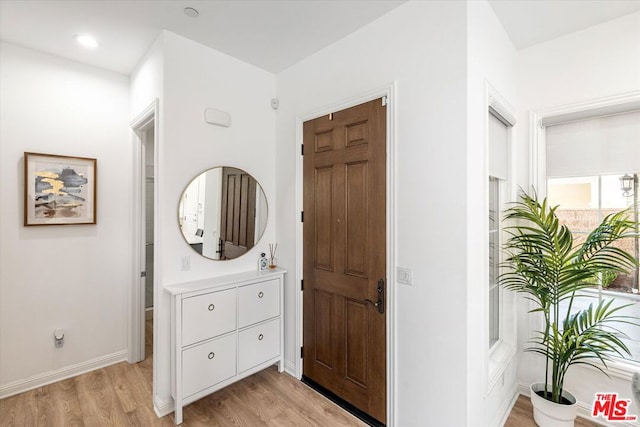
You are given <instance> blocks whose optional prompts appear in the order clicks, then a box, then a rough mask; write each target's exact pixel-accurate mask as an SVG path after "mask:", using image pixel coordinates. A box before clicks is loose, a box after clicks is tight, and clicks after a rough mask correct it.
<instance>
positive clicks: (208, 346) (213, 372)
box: [182, 334, 236, 398]
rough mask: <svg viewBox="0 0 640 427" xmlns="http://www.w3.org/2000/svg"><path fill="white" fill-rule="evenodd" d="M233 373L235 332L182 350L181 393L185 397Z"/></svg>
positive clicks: (234, 371) (229, 376)
mask: <svg viewBox="0 0 640 427" xmlns="http://www.w3.org/2000/svg"><path fill="white" fill-rule="evenodd" d="M235 374H236V335H235V334H231V335H227V336H226V337H222V338H218V339H215V340H213V341H208V342H205V343H202V344H200V345H197V346H195V347H191V348H190V349H188V350H184V351H183V352H182V387H183V392H182V393H183V396H184V397H185V398H186V397H189V396H191V395H192V394H194V393H197V392H199V391H201V390H204V389H205V388H207V387H211V386H213V385H215V384H217V383H219V382H220V381H224V380H226V379H227V378H231V377H232V376H234V375H235Z"/></svg>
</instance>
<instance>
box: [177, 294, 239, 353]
mask: <svg viewBox="0 0 640 427" xmlns="http://www.w3.org/2000/svg"><path fill="white" fill-rule="evenodd" d="M235 328H236V290H235V289H227V290H225V291H218V292H211V293H209V294H204V295H198V296H195V297H190V298H185V299H183V300H182V346H183V347H184V346H187V345H190V344H193V343H196V342H198V341H203V340H206V339H209V338H213V337H215V336H218V335H222V334H224V333H226V332H231V331H233V330H234V329H235Z"/></svg>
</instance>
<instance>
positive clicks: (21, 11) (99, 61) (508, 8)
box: [0, 0, 640, 74]
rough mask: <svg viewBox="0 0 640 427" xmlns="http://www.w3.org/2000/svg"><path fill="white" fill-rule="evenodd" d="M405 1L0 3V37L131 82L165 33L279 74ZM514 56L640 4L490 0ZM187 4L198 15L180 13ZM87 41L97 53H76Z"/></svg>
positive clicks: (615, 0)
mask: <svg viewBox="0 0 640 427" xmlns="http://www.w3.org/2000/svg"><path fill="white" fill-rule="evenodd" d="M403 2H404V1H401V0H349V1H345V0H304V1H302V0H252V1H246V0H245V1H238V0H215V1H214V0H0V38H1V39H2V40H6V41H9V42H13V43H16V44H20V45H23V46H26V47H30V48H33V49H36V50H40V51H44V52H48V53H51V54H54V55H58V56H62V57H65V58H69V59H72V60H75V61H79V62H83V63H87V64H91V65H94V66H98V67H101V68H105V69H109V70H112V71H116V72H119V73H122V74H129V73H131V71H132V70H133V69H134V67H135V66H136V64H137V63H138V61H139V60H140V58H141V57H142V55H143V54H144V53H145V52H146V51H147V50H148V49H149V47H150V46H151V44H152V43H153V41H154V40H155V38H156V37H157V35H158V34H159V32H160V31H161V30H162V29H167V30H169V31H172V32H174V33H177V34H180V35H182V36H184V37H187V38H189V39H192V40H195V41H197V42H200V43H202V44H205V45H208V46H210V47H212V48H214V49H217V50H219V51H221V52H224V53H227V54H229V55H231V56H234V57H236V58H238V59H240V60H242V61H245V62H248V63H250V64H254V65H256V66H258V67H260V68H263V69H265V70H268V71H271V72H274V73H277V72H279V71H282V70H283V69H285V68H287V67H289V66H291V65H293V64H295V63H296V62H298V61H300V60H301V59H303V58H305V57H307V56H309V55H311V54H313V53H315V52H317V51H318V50H320V49H322V48H324V47H326V46H328V45H330V44H332V43H334V42H336V41H338V40H340V39H341V38H343V37H345V36H346V35H348V34H350V33H352V32H354V31H356V30H357V29H358V28H360V27H362V26H364V25H366V24H368V23H369V22H372V21H374V20H375V19H377V18H379V17H380V16H382V15H384V14H386V13H388V12H389V11H391V10H392V9H394V8H396V7H398V6H399V5H401V4H402V3H403ZM490 4H491V6H492V7H493V9H494V11H495V12H496V15H497V16H498V18H499V19H500V21H501V22H502V24H503V26H504V28H505V30H506V31H507V33H508V34H509V36H510V37H511V39H512V40H513V42H514V44H515V46H516V47H517V48H524V47H527V46H530V45H532V44H536V43H540V42H542V41H545V40H549V39H552V38H555V37H558V36H561V35H563V34H567V33H571V32H574V31H577V30H580V29H584V28H587V27H589V26H592V25H595V24H598V23H601V22H604V21H607V20H610V19H613V18H616V17H618V16H622V15H625V14H628V13H632V12H635V11H638V10H640V0H627V1H619V0H590V1H586V0H580V1H574V0H555V1H549V0H526V1H523V0H491V1H490ZM187 6H190V7H194V8H196V9H197V10H198V11H199V12H200V15H199V16H198V17H197V18H191V17H189V16H187V15H186V14H185V13H183V9H184V8H185V7H187ZM85 32H87V33H91V34H93V35H94V36H95V37H96V38H97V39H98V42H99V43H100V46H99V48H98V49H95V50H87V49H84V48H81V47H79V46H78V45H77V44H76V43H75V41H74V39H73V35H74V34H79V33H85Z"/></svg>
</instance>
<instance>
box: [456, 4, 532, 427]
mask: <svg viewBox="0 0 640 427" xmlns="http://www.w3.org/2000/svg"><path fill="white" fill-rule="evenodd" d="M467 16H468V33H467V40H468V75H467V78H468V91H467V96H468V105H467V108H468V112H467V132H468V157H467V166H466V168H467V174H468V175H467V194H466V197H467V233H468V236H467V244H466V251H467V305H468V312H467V315H468V318H467V333H468V337H469V338H468V343H467V361H468V373H469V380H468V391H467V406H468V411H469V413H468V424H467V425H470V426H497V425H500V423H501V422H502V421H503V419H504V418H505V417H506V416H507V415H508V413H509V411H510V409H511V406H510V405H511V403H512V401H513V398H514V397H515V396H516V394H517V373H516V366H517V363H516V362H517V358H516V357H515V356H514V358H512V359H511V361H510V362H509V363H508V365H507V367H506V368H505V371H504V373H503V375H502V380H501V381H500V380H499V381H497V383H496V384H495V385H493V387H491V388H489V378H488V375H489V365H490V363H491V362H490V360H489V344H488V343H489V336H488V331H489V315H488V313H489V298H488V294H489V283H488V280H489V272H488V264H487V260H488V259H489V254H488V248H489V241H488V234H487V230H488V227H489V224H488V218H487V215H486V214H484V215H482V214H480V213H485V212H487V213H488V212H489V206H488V200H489V196H488V194H487V189H488V186H487V183H488V179H487V177H488V167H487V166H488V164H487V159H488V153H487V148H488V144H487V137H488V130H487V129H486V124H487V116H488V109H487V85H490V86H491V87H492V90H494V91H495V92H497V93H498V94H499V95H500V97H501V98H502V99H504V100H505V101H507V102H508V103H509V104H511V105H512V106H513V108H515V105H516V96H517V89H516V87H517V68H516V66H517V62H516V60H517V51H516V49H515V47H514V46H513V43H512V42H511V40H510V39H509V36H508V35H507V34H506V32H505V30H504V28H503V27H502V24H501V23H500V21H499V20H498V18H497V17H496V15H495V13H494V12H493V9H492V8H491V6H490V5H489V3H488V2H487V1H478V0H476V1H470V2H468V15H467ZM518 119H520V118H518ZM516 126H519V124H516ZM511 150H512V154H513V155H514V156H516V155H517V154H518V153H523V152H524V153H527V152H528V148H527V146H526V144H522V143H521V142H520V141H518V140H515V139H513V140H512V141H511ZM514 156H512V158H514ZM515 169H516V168H514V169H513V170H514V171H515ZM514 178H516V177H512V179H514ZM516 181H517V180H516ZM523 184H524V185H526V183H522V182H514V187H515V186H517V185H523ZM515 188H517V187H515ZM502 319H503V320H502V324H503V328H502V329H503V330H502V331H501V337H502V339H503V342H504V345H505V346H510V347H511V348H512V349H513V350H515V347H516V342H517V335H516V334H517V331H516V327H515V320H516V304H515V298H514V297H513V295H512V294H510V293H507V292H505V293H504V295H503V301H502Z"/></svg>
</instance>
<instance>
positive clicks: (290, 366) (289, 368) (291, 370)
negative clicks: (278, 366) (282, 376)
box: [284, 360, 300, 379]
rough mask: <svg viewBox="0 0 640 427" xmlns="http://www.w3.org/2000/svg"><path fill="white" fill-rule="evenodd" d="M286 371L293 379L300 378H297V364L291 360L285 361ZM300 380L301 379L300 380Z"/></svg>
mask: <svg viewBox="0 0 640 427" xmlns="http://www.w3.org/2000/svg"><path fill="white" fill-rule="evenodd" d="M284 371H285V372H286V373H287V374H289V375H291V376H292V377H293V378H298V377H296V364H295V363H294V362H293V361H291V360H285V361H284ZM298 379H300V378H298Z"/></svg>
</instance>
